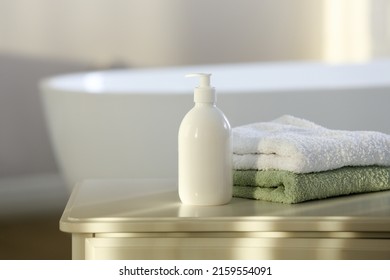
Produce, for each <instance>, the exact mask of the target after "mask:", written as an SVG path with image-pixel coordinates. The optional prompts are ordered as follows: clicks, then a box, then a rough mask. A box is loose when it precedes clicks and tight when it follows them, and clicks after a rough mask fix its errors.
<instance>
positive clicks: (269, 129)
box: [233, 115, 390, 173]
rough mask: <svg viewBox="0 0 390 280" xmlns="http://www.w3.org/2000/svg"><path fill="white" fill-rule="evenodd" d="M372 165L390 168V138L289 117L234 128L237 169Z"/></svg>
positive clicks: (300, 169) (297, 169) (307, 170)
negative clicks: (323, 125) (331, 127)
mask: <svg viewBox="0 0 390 280" xmlns="http://www.w3.org/2000/svg"><path fill="white" fill-rule="evenodd" d="M369 165H379V166H390V135H387V134H384V133H380V132H374V131H345V130H331V129H327V128H325V127H322V126H319V125H317V124H315V123H313V122H310V121H307V120H304V119H300V118H296V117H293V116H289V115H286V116H282V117H280V118H278V119H276V120H274V121H271V122H260V123H253V124H248V125H244V126H239V127H235V128H233V168H234V169H235V170H248V169H254V170H269V169H277V170H287V171H291V172H295V173H310V172H321V171H326V170H333V169H337V168H340V167H344V166H369Z"/></svg>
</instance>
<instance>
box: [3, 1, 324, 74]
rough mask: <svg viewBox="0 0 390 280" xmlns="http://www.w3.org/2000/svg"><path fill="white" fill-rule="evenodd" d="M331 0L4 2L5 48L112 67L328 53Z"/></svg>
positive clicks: (302, 57)
mask: <svg viewBox="0 0 390 280" xmlns="http://www.w3.org/2000/svg"><path fill="white" fill-rule="evenodd" d="M322 17H323V0H320V1H311V0H293V1H290V0H262V1H258V0H241V1H235V0H213V1H208V0H197V1H194V0H191V1H182V0H164V1H156V0H116V1H110V0H81V1H80V0H56V1H52V0H33V1H31V0H0V34H1V40H0V52H11V53H17V54H26V55H34V56H40V57H50V58H59V59H67V60H73V61H81V62H84V63H88V64H92V65H94V66H98V67H99V66H100V67H102V66H103V67H106V66H112V65H114V66H117V65H129V66H132V67H145V66H165V65H179V64H201V63H223V62H241V61H264V60H266V61H269V60H307V59H309V60H319V59H321V57H322V29H323V24H322Z"/></svg>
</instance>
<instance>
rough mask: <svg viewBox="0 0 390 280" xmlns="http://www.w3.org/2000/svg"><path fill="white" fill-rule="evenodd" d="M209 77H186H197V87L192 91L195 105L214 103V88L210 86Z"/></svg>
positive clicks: (201, 74)
mask: <svg viewBox="0 0 390 280" xmlns="http://www.w3.org/2000/svg"><path fill="white" fill-rule="evenodd" d="M210 76H211V74H207V73H193V74H188V75H186V77H199V78H200V80H199V86H198V87H196V88H195V90H194V101H195V103H214V102H215V101H216V95H215V88H213V87H211V86H210Z"/></svg>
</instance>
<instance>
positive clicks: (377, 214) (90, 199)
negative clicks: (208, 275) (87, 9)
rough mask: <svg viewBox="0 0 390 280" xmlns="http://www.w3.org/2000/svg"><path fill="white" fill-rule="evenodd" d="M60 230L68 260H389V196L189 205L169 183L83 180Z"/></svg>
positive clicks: (373, 194)
mask: <svg viewBox="0 0 390 280" xmlns="http://www.w3.org/2000/svg"><path fill="white" fill-rule="evenodd" d="M60 229H61V230H62V231H64V232H68V233H71V234H72V242H73V245H72V246H73V247H72V250H73V259H390V191H387V192H378V193H369V194H360V195H354V196H345V197H339V198H332V199H325V200H319V201H312V202H306V203H301V204H297V205H284V204H279V203H270V202H263V201H254V200H247V199H239V198H234V199H233V200H232V202H231V203H230V204H227V205H223V206H213V207H209V206H207V207H196V206H186V205H182V204H181V203H180V200H179V198H178V194H177V184H176V183H175V182H174V181H172V180H89V181H85V182H83V183H81V184H79V185H78V186H76V187H75V189H74V190H73V193H72V195H71V197H70V199H69V202H68V205H67V206H66V209H65V211H64V213H63V216H62V218H61V221H60Z"/></svg>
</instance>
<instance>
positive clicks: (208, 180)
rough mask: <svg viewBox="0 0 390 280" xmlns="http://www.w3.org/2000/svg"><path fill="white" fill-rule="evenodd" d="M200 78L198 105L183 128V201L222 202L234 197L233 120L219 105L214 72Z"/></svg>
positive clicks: (197, 202) (180, 138)
mask: <svg viewBox="0 0 390 280" xmlns="http://www.w3.org/2000/svg"><path fill="white" fill-rule="evenodd" d="M194 76H195V77H199V78H200V84H199V86H198V87H196V88H195V91H194V101H195V106H194V107H193V108H192V109H191V110H190V111H189V112H188V113H187V114H186V116H185V117H184V119H183V120H182V122H181V125H180V128H179V139H178V140H179V197H180V200H181V201H182V203H183V204H190V205H222V204H226V203H229V201H230V200H231V198H232V190H233V177H232V136H231V127H230V124H229V121H228V120H227V118H226V117H225V115H224V114H223V112H222V111H221V110H220V109H218V108H217V107H216V105H215V101H216V94H215V88H213V87H211V86H210V76H211V74H203V73H199V74H189V75H187V77H194Z"/></svg>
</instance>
